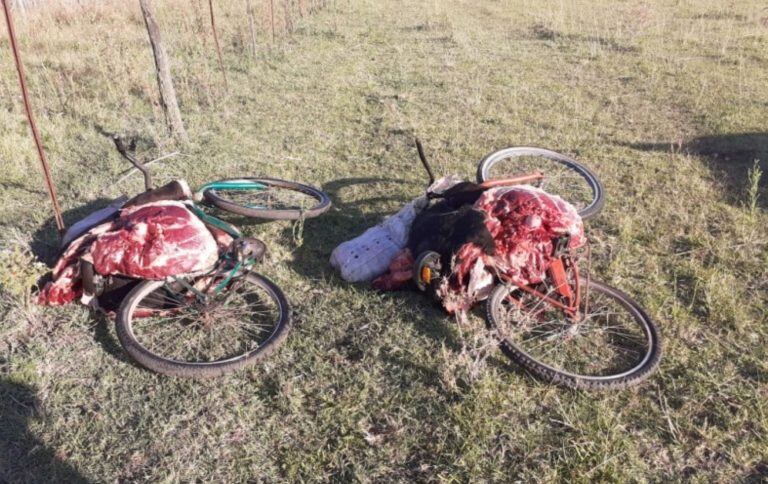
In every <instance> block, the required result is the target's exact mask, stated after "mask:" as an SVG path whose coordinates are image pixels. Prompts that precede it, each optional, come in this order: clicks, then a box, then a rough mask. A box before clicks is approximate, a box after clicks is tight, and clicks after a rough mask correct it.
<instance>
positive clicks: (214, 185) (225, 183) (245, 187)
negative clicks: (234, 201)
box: [197, 179, 269, 208]
mask: <svg viewBox="0 0 768 484" xmlns="http://www.w3.org/2000/svg"><path fill="white" fill-rule="evenodd" d="M267 189H269V187H268V186H267V185H264V184H263V183H259V182H257V181H254V180H247V179H240V180H220V181H215V182H211V183H206V184H205V185H203V186H201V187H200V188H199V189H198V190H197V193H198V194H199V198H202V194H203V192H204V191H206V190H229V191H242V192H248V191H257V192H260V191H263V190H267ZM247 207H248V208H264V207H261V206H258V205H253V206H251V205H248V206H247Z"/></svg>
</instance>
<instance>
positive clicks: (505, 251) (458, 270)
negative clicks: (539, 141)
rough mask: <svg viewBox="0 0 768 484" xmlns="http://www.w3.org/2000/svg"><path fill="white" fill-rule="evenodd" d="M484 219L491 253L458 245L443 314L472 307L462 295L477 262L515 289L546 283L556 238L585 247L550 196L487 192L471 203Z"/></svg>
mask: <svg viewBox="0 0 768 484" xmlns="http://www.w3.org/2000/svg"><path fill="white" fill-rule="evenodd" d="M475 208H477V209H479V210H482V211H483V212H485V213H486V214H487V217H486V219H485V226H486V228H487V229H488V231H489V232H490V233H491V235H492V237H493V241H494V248H495V252H494V254H493V255H488V254H485V253H484V252H483V250H482V249H481V248H480V247H478V246H477V245H475V244H472V243H468V244H464V245H463V246H462V247H461V248H460V249H459V250H458V252H457V253H456V255H455V259H454V260H455V264H454V267H453V271H452V273H451V276H450V278H449V281H448V284H447V285H444V287H443V289H442V291H439V295H441V296H442V297H443V305H444V307H445V308H446V309H447V310H448V311H449V312H454V311H462V310H466V309H468V308H469V307H470V306H471V305H472V303H474V300H473V297H472V296H473V295H472V294H471V293H469V292H468V291H467V288H468V287H469V286H470V285H471V284H472V277H479V276H480V275H482V272H478V271H477V270H473V268H474V267H475V266H476V263H477V261H478V260H480V261H481V263H482V265H483V266H484V269H485V271H486V272H487V273H491V274H502V275H503V276H504V277H505V278H506V279H508V280H511V281H512V282H513V283H514V284H516V285H529V284H536V283H539V282H541V281H543V280H544V279H545V278H546V271H547V269H548V268H549V265H550V262H551V260H552V255H553V252H554V244H555V241H556V240H557V239H559V238H560V237H562V236H565V235H568V236H570V237H569V247H570V248H571V249H575V248H578V247H581V246H582V245H584V243H585V242H586V238H585V237H584V224H583V223H582V220H581V217H580V216H579V214H578V212H577V211H576V209H575V208H574V207H573V205H571V204H569V203H567V202H566V201H564V200H563V199H562V198H560V197H558V196H556V195H550V194H548V193H546V192H544V191H543V190H540V189H538V188H534V187H531V186H527V185H521V186H515V187H502V188H494V189H491V190H488V191H486V192H484V193H483V195H481V196H480V198H479V199H478V200H477V201H476V202H475Z"/></svg>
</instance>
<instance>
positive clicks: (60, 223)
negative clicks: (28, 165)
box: [2, 0, 64, 233]
mask: <svg viewBox="0 0 768 484" xmlns="http://www.w3.org/2000/svg"><path fill="white" fill-rule="evenodd" d="M2 1H3V10H4V11H5V23H6V25H7V26H8V37H9V39H10V41H11V50H13V59H14V61H15V62H16V71H17V72H18V74H19V85H20V86H21V96H22V98H23V99H24V109H25V110H26V112H27V121H28V122H29V127H30V128H31V129H32V137H33V138H34V139H35V146H36V147H37V155H38V157H39V158H40V165H41V166H42V168H43V175H45V184H46V186H47V187H48V195H49V196H50V197H51V203H53V213H54V218H55V219H56V227H57V228H58V229H59V232H60V233H62V232H63V231H64V219H63V218H62V217H61V207H59V201H58V199H57V198H56V187H55V186H54V184H53V179H52V178H51V169H50V168H49V166H48V158H46V156H45V149H43V142H42V140H41V139H40V132H39V131H38V130H37V124H36V123H35V116H34V114H33V113H32V106H31V104H30V102H29V92H27V83H26V80H25V78H24V65H23V64H22V63H21V56H20V55H19V47H18V45H17V43H16V32H15V31H14V29H13V17H12V16H11V6H10V5H9V3H10V0H2Z"/></svg>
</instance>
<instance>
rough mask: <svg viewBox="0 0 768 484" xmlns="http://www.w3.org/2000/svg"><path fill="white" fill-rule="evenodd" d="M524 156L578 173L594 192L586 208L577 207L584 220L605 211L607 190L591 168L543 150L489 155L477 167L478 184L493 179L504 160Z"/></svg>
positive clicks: (521, 148)
mask: <svg viewBox="0 0 768 484" xmlns="http://www.w3.org/2000/svg"><path fill="white" fill-rule="evenodd" d="M522 156H536V157H541V158H545V159H547V160H550V161H553V162H556V163H559V164H561V165H563V166H564V167H566V168H568V169H570V170H573V171H574V172H576V173H577V174H578V175H579V176H580V177H581V178H582V179H583V180H584V181H585V182H586V187H588V188H589V189H590V191H591V192H592V199H591V200H590V201H589V202H588V203H587V204H586V206H585V207H583V208H578V207H577V210H578V213H579V215H580V216H581V218H582V219H588V218H591V217H594V216H595V215H597V214H598V213H600V211H601V210H602V209H603V206H604V205H605V189H604V188H603V184H602V182H600V179H599V178H598V177H597V175H595V174H594V172H592V171H591V170H590V169H589V168H587V167H586V166H584V165H582V164H581V163H579V162H578V161H576V160H574V159H573V158H571V157H568V156H566V155H563V154H561V153H557V152H555V151H551V150H547V149H543V148H533V147H529V146H517V147H510V148H504V149H501V150H498V151H494V152H493V153H490V154H488V155H487V156H485V158H483V159H482V160H480V163H478V165H477V182H478V183H483V182H485V181H488V180H491V179H493V177H492V176H491V169H492V168H493V167H494V166H496V165H498V164H499V163H500V162H502V161H503V160H508V159H513V158H519V157H522ZM545 174H546V173H545ZM554 194H555V195H559V196H561V197H562V198H563V199H565V200H566V201H567V202H569V203H573V201H572V200H568V199H567V198H566V196H563V194H560V193H554Z"/></svg>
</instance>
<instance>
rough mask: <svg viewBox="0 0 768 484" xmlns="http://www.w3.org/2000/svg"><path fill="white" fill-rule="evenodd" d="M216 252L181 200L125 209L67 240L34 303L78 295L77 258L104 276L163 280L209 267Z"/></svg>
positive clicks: (56, 301) (52, 302) (62, 300)
mask: <svg viewBox="0 0 768 484" xmlns="http://www.w3.org/2000/svg"><path fill="white" fill-rule="evenodd" d="M219 238H221V237H219ZM229 240H231V239H229ZM226 242H227V241H225V240H223V239H222V240H221V243H222V244H224V243H226ZM218 251H219V246H218V245H217V240H216V239H214V236H213V235H212V234H211V232H210V231H209V230H208V229H207V228H206V226H205V224H203V222H202V221H201V220H200V219H199V218H197V217H196V216H195V215H194V214H193V213H192V212H190V211H189V210H188V209H187V208H186V207H185V206H184V204H183V203H180V202H171V201H161V202H154V203H150V204H146V205H140V206H137V207H129V208H125V209H123V210H122V211H121V212H120V215H119V217H118V218H117V219H116V220H114V221H111V222H107V223H104V224H102V225H99V226H97V227H95V228H93V229H91V230H90V231H88V232H87V233H86V234H85V235H83V236H81V237H79V238H78V239H76V240H74V241H73V242H72V243H71V244H70V246H69V247H68V248H67V250H66V251H65V252H64V254H63V255H62V256H61V258H60V259H59V261H58V262H57V263H56V266H55V267H54V270H53V281H52V282H49V283H48V284H47V285H46V287H45V288H44V289H43V291H42V292H41V293H40V295H39V296H38V302H39V303H40V304H49V305H58V304H65V303H67V302H70V301H72V300H74V299H75V298H77V297H79V296H80V294H81V293H82V288H81V281H80V259H81V258H83V259H86V260H89V261H91V262H92V263H93V266H94V270H95V271H96V272H97V273H99V274H101V275H103V276H108V275H124V276H128V277H135V278H140V279H163V278H165V277H169V276H174V275H181V274H189V273H194V272H198V271H203V270H206V269H208V268H210V267H211V266H213V264H214V263H215V262H216V260H217V259H218Z"/></svg>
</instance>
